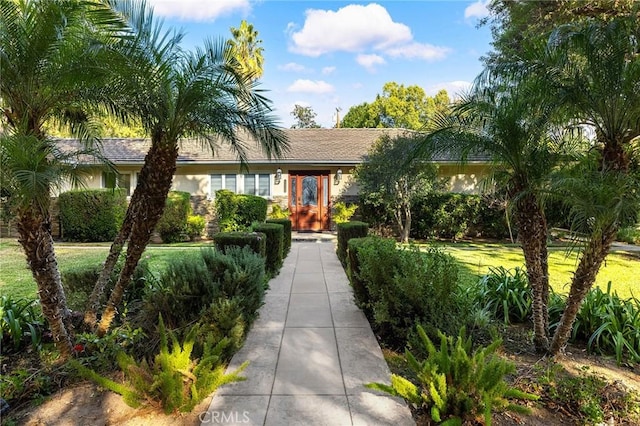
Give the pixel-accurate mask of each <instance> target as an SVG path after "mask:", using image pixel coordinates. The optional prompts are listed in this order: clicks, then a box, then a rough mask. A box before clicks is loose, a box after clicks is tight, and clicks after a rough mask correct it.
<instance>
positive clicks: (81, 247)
mask: <svg viewBox="0 0 640 426" xmlns="http://www.w3.org/2000/svg"><path fill="white" fill-rule="evenodd" d="M201 246H202V245H190V246H188V247H181V246H167V247H158V246H151V247H149V248H147V250H146V251H145V253H144V257H148V261H149V265H150V267H151V268H152V270H159V269H162V268H164V267H165V265H166V262H167V260H168V259H170V258H174V257H176V256H184V255H185V253H190V252H191V253H193V252H195V251H196V250H200V247H201ZM107 253H109V243H99V244H56V255H57V257H58V264H59V265H60V270H61V271H65V270H68V269H73V268H76V267H81V266H85V265H100V264H101V263H102V262H104V261H105V259H106V257H107ZM0 294H2V295H11V296H14V297H18V298H19V297H26V298H34V297H36V296H37V287H36V284H35V281H34V280H33V277H32V276H31V271H29V268H28V267H27V262H26V260H25V256H24V253H23V252H22V248H21V247H20V245H19V244H18V243H17V242H16V241H15V240H10V239H2V240H0Z"/></svg>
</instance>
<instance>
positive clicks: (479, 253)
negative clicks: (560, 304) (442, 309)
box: [443, 244, 640, 298]
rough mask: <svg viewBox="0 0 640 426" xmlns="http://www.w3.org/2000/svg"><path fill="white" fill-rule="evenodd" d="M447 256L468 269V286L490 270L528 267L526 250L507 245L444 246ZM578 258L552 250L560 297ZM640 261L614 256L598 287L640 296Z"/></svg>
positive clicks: (551, 262)
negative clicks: (526, 264)
mask: <svg viewBox="0 0 640 426" xmlns="http://www.w3.org/2000/svg"><path fill="white" fill-rule="evenodd" d="M443 248H444V249H445V251H446V252H448V253H450V254H451V255H452V256H454V257H455V258H456V259H458V261H460V263H461V264H462V265H463V266H464V267H465V268H464V270H463V274H465V275H466V277H465V278H463V279H464V280H465V281H467V282H475V281H476V280H477V278H478V277H481V276H482V275H484V274H486V273H487V271H488V270H489V268H490V267H497V266H503V267H505V268H507V269H510V268H515V267H516V266H520V267H523V266H524V257H523V255H522V250H521V249H520V248H518V247H509V246H503V245H497V244H492V245H474V246H472V247H471V246H463V247H458V246H450V245H447V246H443ZM577 259H578V254H577V253H575V252H573V253H570V254H567V251H566V249H565V248H560V247H556V248H550V250H549V283H550V284H551V286H552V287H553V289H554V290H555V291H556V292H558V293H563V294H566V293H568V291H569V285H570V283H571V278H572V276H573V272H574V271H575V268H576V266H577ZM639 268H640V257H638V256H633V255H630V254H627V253H624V252H614V253H611V254H609V256H607V259H606V261H605V264H604V265H603V267H602V268H601V269H600V272H599V273H598V276H597V279H596V285H597V286H598V287H600V288H602V289H603V290H605V291H606V289H607V283H608V282H609V281H611V283H612V287H611V288H612V289H613V290H614V291H616V292H617V293H618V296H620V297H622V298H628V297H631V295H632V294H633V295H635V296H640V287H638V286H637V276H636V274H637V271H638V270H640V269H639Z"/></svg>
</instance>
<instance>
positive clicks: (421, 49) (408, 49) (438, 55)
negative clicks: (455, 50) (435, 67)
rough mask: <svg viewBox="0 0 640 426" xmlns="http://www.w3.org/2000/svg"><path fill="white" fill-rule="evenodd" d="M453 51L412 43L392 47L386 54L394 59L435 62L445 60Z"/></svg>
mask: <svg viewBox="0 0 640 426" xmlns="http://www.w3.org/2000/svg"><path fill="white" fill-rule="evenodd" d="M450 51H451V49H449V48H447V47H438V46H433V45H431V44H426V43H411V44H406V45H403V46H398V47H392V48H389V49H387V50H386V53H387V54H388V55H389V56H392V57H400V58H406V59H416V58H417V59H424V60H427V61H434V60H438V59H444V57H445V56H447V54H448V53H449V52H450Z"/></svg>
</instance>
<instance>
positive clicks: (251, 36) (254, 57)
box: [227, 19, 264, 80]
mask: <svg viewBox="0 0 640 426" xmlns="http://www.w3.org/2000/svg"><path fill="white" fill-rule="evenodd" d="M231 36H232V38H231V39H229V40H227V48H228V49H229V52H230V54H231V55H232V56H233V57H234V58H235V59H236V60H237V62H238V66H239V72H240V74H242V75H243V76H245V77H247V78H249V79H251V80H257V79H259V78H260V77H262V72H263V65H264V57H263V55H262V53H263V52H264V48H263V47H262V46H261V45H262V40H260V39H259V38H258V31H257V30H255V29H254V28H253V25H252V24H249V23H247V21H245V20H244V19H243V20H242V21H241V22H240V28H234V27H231Z"/></svg>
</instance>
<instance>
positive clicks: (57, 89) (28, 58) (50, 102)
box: [0, 0, 122, 358]
mask: <svg viewBox="0 0 640 426" xmlns="http://www.w3.org/2000/svg"><path fill="white" fill-rule="evenodd" d="M121 29H122V26H121V25H119V20H118V19H117V17H116V16H115V15H114V14H113V13H112V11H111V9H109V8H108V7H106V6H104V5H103V4H101V3H89V2H83V1H77V0H61V1H45V0H34V1H10V0H2V1H0V76H1V77H0V102H1V107H2V111H3V114H4V117H3V118H4V120H6V123H7V126H6V128H5V129H4V131H3V132H2V134H1V135H0V138H1V140H2V147H1V154H2V167H3V174H4V175H5V177H6V180H5V181H4V182H3V185H7V186H9V187H11V191H12V202H13V205H14V207H15V215H16V219H17V220H16V223H17V228H18V231H19V235H20V238H19V241H20V244H21V245H22V247H23V249H24V251H25V254H26V257H27V262H28V264H29V267H30V268H31V271H32V274H33V277H34V279H35V281H36V283H37V285H38V295H39V298H40V303H41V306H42V311H43V314H44V316H45V318H46V320H47V322H48V323H49V325H50V327H51V331H52V333H53V338H54V341H55V342H56V345H57V347H58V349H59V350H60V353H61V356H62V357H63V358H66V357H68V356H70V355H71V353H72V345H71V336H70V330H69V329H68V319H69V310H68V309H67V306H66V298H65V294H64V290H63V288H62V283H61V280H60V274H59V271H58V265H57V261H56V256H55V251H54V246H53V239H52V237H51V229H50V228H51V225H50V212H49V204H50V202H49V199H50V197H51V191H52V189H54V188H55V187H56V186H57V185H59V184H60V182H61V179H64V177H65V176H68V174H69V173H68V172H70V170H69V168H68V167H65V162H66V161H69V159H70V157H69V156H68V155H67V154H63V153H59V152H58V151H57V150H56V149H55V146H54V144H53V142H52V141H51V140H49V139H48V138H47V136H46V132H45V123H47V122H50V123H51V122H53V123H58V124H62V125H68V126H69V127H70V128H71V131H72V132H73V133H74V134H75V135H76V136H78V137H79V138H80V139H82V140H83V141H85V142H91V141H92V138H91V134H92V129H93V127H92V122H91V120H90V115H89V112H90V110H91V103H95V102H96V99H93V98H91V97H90V96H88V93H89V92H92V90H91V89H92V88H94V87H96V86H97V85H100V84H102V83H103V82H104V77H105V75H106V73H107V71H108V70H107V69H106V67H105V66H104V64H105V61H104V60H101V59H100V57H101V54H102V49H100V48H99V47H100V46H102V45H103V44H102V43H100V42H104V41H108V40H109V34H115V32H116V31H119V30H121ZM94 93H96V92H94Z"/></svg>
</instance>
